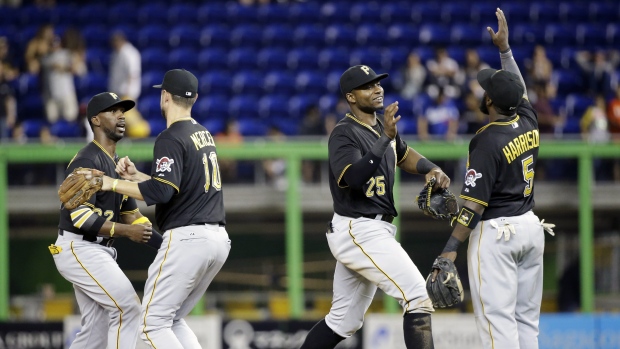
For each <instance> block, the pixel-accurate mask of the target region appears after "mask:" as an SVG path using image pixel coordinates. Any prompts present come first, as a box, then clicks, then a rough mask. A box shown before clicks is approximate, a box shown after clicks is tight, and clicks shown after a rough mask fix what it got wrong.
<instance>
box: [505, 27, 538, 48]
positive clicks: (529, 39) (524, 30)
mask: <svg viewBox="0 0 620 349" xmlns="http://www.w3.org/2000/svg"><path fill="white" fill-rule="evenodd" d="M513 33H514V34H513ZM510 35H511V38H512V37H514V42H515V44H539V43H542V42H544V40H545V26H544V25H539V24H517V25H515V26H514V29H512V28H511V30H510Z"/></svg>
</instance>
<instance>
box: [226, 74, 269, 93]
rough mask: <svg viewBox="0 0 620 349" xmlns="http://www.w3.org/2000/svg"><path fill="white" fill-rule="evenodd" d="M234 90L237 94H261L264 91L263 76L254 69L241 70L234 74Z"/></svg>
mask: <svg viewBox="0 0 620 349" xmlns="http://www.w3.org/2000/svg"><path fill="white" fill-rule="evenodd" d="M232 90H233V92H234V93H235V94H243V95H248V94H249V95H255V96H259V95H261V94H262V92H263V76H262V75H261V74H259V73H257V72H254V71H241V72H238V73H236V74H235V75H233V79H232Z"/></svg>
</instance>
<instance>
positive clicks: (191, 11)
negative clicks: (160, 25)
mask: <svg viewBox="0 0 620 349" xmlns="http://www.w3.org/2000/svg"><path fill="white" fill-rule="evenodd" d="M197 23H198V9H197V8H196V7H195V6H194V5H193V4H172V5H170V7H169V8H168V24H169V25H172V26H174V25H179V24H197Z"/></svg>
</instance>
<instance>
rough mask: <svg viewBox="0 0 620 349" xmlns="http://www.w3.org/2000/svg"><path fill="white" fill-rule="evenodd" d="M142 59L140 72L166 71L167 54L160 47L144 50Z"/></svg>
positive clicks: (141, 54)
mask: <svg viewBox="0 0 620 349" xmlns="http://www.w3.org/2000/svg"><path fill="white" fill-rule="evenodd" d="M140 56H141V57H142V70H144V71H148V70H155V69H158V70H166V69H167V68H168V52H167V50H164V49H163V48H160V47H153V48H147V49H144V50H143V51H142V52H141V53H140Z"/></svg>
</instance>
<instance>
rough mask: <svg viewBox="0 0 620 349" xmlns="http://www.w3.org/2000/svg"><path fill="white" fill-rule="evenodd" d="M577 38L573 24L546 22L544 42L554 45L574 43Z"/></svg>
mask: <svg viewBox="0 0 620 349" xmlns="http://www.w3.org/2000/svg"><path fill="white" fill-rule="evenodd" d="M576 40H577V28H576V27H575V25H574V24H547V25H546V26H545V42H546V43H547V44H550V45H554V46H570V45H574V44H575V42H576Z"/></svg>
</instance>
